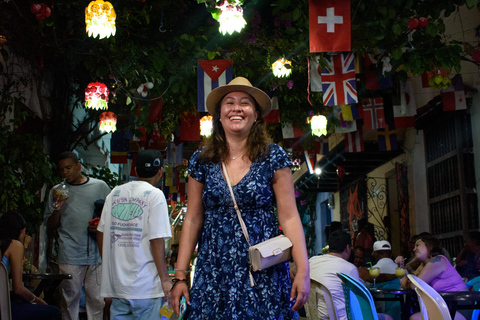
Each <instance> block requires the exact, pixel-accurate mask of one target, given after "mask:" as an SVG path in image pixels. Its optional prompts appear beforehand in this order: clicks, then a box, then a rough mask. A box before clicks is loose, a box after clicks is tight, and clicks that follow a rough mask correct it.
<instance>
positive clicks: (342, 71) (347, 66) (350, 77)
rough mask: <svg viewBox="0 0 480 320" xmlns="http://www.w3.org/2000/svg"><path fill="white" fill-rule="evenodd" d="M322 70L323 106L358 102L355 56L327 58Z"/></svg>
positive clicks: (351, 54)
mask: <svg viewBox="0 0 480 320" xmlns="http://www.w3.org/2000/svg"><path fill="white" fill-rule="evenodd" d="M325 59H326V60H327V63H328V64H327V67H325V69H323V70H322V90H323V104H324V105H325V106H340V105H346V104H354V103H357V102H358V98H357V83H356V79H355V55H354V54H353V53H351V52H349V53H340V54H335V55H330V56H326V57H325Z"/></svg>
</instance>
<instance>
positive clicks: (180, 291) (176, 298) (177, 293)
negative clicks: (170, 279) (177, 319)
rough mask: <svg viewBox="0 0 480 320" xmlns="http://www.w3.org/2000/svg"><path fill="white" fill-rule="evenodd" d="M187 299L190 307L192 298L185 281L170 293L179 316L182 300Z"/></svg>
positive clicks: (174, 308)
mask: <svg viewBox="0 0 480 320" xmlns="http://www.w3.org/2000/svg"><path fill="white" fill-rule="evenodd" d="M182 296H184V297H185V300H186V301H187V304H188V305H190V296H189V294H188V286H187V283H186V282H185V281H180V282H178V283H177V284H176V285H175V286H174V287H173V289H172V290H171V291H170V301H171V302H172V307H173V311H174V312H175V314H176V315H177V316H178V315H179V314H180V308H179V306H180V299H181V298H182Z"/></svg>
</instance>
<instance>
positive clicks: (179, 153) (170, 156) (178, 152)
mask: <svg viewBox="0 0 480 320" xmlns="http://www.w3.org/2000/svg"><path fill="white" fill-rule="evenodd" d="M182 162H183V142H182V143H180V144H178V145H176V144H175V143H174V142H169V143H168V144H167V159H166V163H171V164H182Z"/></svg>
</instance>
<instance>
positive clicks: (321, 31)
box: [308, 0, 351, 52]
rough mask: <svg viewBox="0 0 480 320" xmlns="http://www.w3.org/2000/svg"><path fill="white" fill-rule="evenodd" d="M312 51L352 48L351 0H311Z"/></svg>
mask: <svg viewBox="0 0 480 320" xmlns="http://www.w3.org/2000/svg"><path fill="white" fill-rule="evenodd" d="M308 11H309V13H308V14H309V37H310V52H338V51H350V49H351V43H350V42H351V21H350V0H309V1H308Z"/></svg>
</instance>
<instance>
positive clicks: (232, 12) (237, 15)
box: [217, 0, 247, 35]
mask: <svg viewBox="0 0 480 320" xmlns="http://www.w3.org/2000/svg"><path fill="white" fill-rule="evenodd" d="M241 4H242V3H241V2H240V1H238V0H237V1H230V2H229V1H228V0H225V1H224V2H223V3H222V4H221V5H217V8H218V9H220V10H221V11H222V13H220V17H219V18H218V22H219V23H220V28H219V31H220V32H221V33H222V34H223V35H225V34H226V33H228V34H232V33H234V32H235V31H236V32H240V31H241V30H242V29H243V27H245V25H246V24H247V22H246V21H245V19H244V18H243V9H242V6H241Z"/></svg>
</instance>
